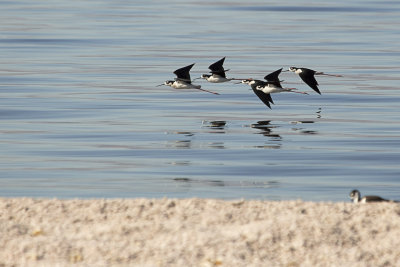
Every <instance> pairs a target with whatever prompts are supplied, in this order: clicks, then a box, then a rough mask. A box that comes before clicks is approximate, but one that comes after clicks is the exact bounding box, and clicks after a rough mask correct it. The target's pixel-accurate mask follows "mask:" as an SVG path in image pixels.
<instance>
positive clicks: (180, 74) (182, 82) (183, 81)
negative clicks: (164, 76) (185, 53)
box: [157, 63, 219, 95]
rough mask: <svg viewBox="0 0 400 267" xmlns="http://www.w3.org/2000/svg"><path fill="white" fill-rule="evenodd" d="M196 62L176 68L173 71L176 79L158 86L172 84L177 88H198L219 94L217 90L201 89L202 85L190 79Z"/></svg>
mask: <svg viewBox="0 0 400 267" xmlns="http://www.w3.org/2000/svg"><path fill="white" fill-rule="evenodd" d="M194 64H195V63H193V64H191V65H188V66H186V67H183V68H180V69H177V70H175V71H174V72H173V73H174V74H175V75H176V77H177V78H175V80H174V81H172V80H168V81H165V82H164V83H163V84H159V85H157V86H162V85H167V86H171V87H172V88H175V89H197V90H201V91H204V92H207V93H211V94H215V95H219V94H218V93H216V92H212V91H208V90H205V89H201V85H195V84H192V80H191V79H190V73H189V72H190V70H191V69H192V67H193V66H194Z"/></svg>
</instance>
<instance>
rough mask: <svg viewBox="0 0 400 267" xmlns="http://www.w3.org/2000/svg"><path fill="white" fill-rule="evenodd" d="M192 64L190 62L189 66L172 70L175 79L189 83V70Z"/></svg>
mask: <svg viewBox="0 0 400 267" xmlns="http://www.w3.org/2000/svg"><path fill="white" fill-rule="evenodd" d="M194 64H195V63H193V64H191V65H189V66H186V67H183V68H180V69H177V70H176V71H174V74H175V75H176V77H177V80H181V81H184V82H187V83H191V82H192V80H191V79H190V73H189V72H190V70H191V69H192V67H193V66H194Z"/></svg>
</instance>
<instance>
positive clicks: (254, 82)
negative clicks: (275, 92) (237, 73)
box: [240, 79, 274, 108]
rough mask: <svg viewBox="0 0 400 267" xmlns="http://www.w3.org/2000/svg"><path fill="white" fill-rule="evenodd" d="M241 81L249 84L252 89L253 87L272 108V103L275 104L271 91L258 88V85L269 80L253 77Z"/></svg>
mask: <svg viewBox="0 0 400 267" xmlns="http://www.w3.org/2000/svg"><path fill="white" fill-rule="evenodd" d="M240 83H244V84H248V85H250V87H251V89H253V92H254V93H255V94H256V96H258V98H259V99H260V100H261V101H262V102H263V103H264V104H265V105H266V106H267V107H269V108H271V104H270V103H272V104H274V101H273V100H272V98H271V95H270V94H269V93H264V92H263V91H261V90H258V89H257V87H258V86H265V85H266V84H267V82H264V81H261V80H253V79H245V80H242V81H241V82H240Z"/></svg>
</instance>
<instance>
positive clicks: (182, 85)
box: [171, 81, 201, 89]
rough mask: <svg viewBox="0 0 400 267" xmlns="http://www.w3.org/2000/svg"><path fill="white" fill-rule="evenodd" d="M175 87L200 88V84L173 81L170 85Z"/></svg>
mask: <svg viewBox="0 0 400 267" xmlns="http://www.w3.org/2000/svg"><path fill="white" fill-rule="evenodd" d="M171 87H173V88H175V89H191V88H193V89H200V87H201V86H200V85H194V84H190V83H185V82H181V81H175V82H174V83H173V84H172V86H171Z"/></svg>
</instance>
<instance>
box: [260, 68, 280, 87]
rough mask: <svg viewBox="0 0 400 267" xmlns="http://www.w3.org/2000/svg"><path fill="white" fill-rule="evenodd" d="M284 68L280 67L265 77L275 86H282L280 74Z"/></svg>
mask: <svg viewBox="0 0 400 267" xmlns="http://www.w3.org/2000/svg"><path fill="white" fill-rule="evenodd" d="M282 69H283V68H280V69H279V70H276V71H274V72H271V73H270V74H268V75H266V76H265V77H264V79H265V80H267V81H268V82H269V83H271V84H273V85H275V86H278V87H282V85H281V81H280V80H279V74H281V72H282Z"/></svg>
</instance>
